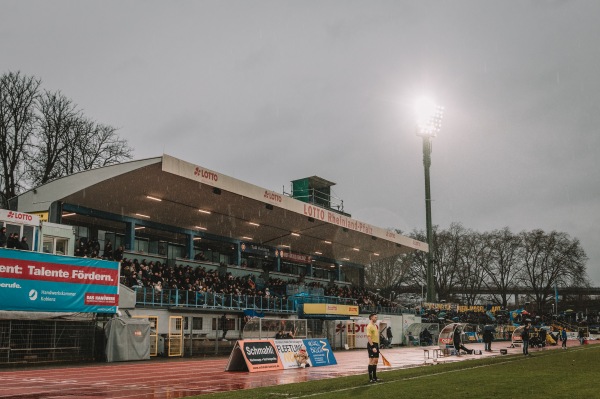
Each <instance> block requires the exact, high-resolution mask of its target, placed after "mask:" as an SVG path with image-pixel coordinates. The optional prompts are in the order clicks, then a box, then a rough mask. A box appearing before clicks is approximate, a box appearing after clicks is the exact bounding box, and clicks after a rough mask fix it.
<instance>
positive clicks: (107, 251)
mask: <svg viewBox="0 0 600 399" xmlns="http://www.w3.org/2000/svg"><path fill="white" fill-rule="evenodd" d="M103 256H104V257H105V258H106V259H113V247H112V243H111V242H110V240H107V241H106V244H105V245H104V255H103Z"/></svg>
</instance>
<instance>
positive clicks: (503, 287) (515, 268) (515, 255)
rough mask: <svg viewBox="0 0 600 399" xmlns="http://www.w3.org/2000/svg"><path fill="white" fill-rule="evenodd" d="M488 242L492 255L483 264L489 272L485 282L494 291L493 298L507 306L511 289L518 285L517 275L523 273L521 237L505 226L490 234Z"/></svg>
mask: <svg viewBox="0 0 600 399" xmlns="http://www.w3.org/2000/svg"><path fill="white" fill-rule="evenodd" d="M487 243H488V245H489V247H490V250H491V254H490V255H491V256H490V261H489V262H488V263H486V264H484V265H483V267H484V268H485V271H486V272H487V276H486V278H485V279H484V283H485V285H486V287H487V288H489V289H490V290H491V291H492V294H491V298H492V300H493V301H494V302H495V303H496V304H498V305H500V306H502V307H503V308H506V307H507V306H508V298H509V296H510V290H511V288H514V287H515V286H516V285H517V277H518V276H519V275H520V273H521V267H522V265H521V263H520V258H519V253H520V249H521V238H520V236H516V235H514V234H513V233H512V232H511V231H510V229H509V228H508V227H505V228H504V229H502V230H494V231H492V232H491V233H490V234H488V240H487Z"/></svg>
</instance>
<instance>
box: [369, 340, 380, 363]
mask: <svg viewBox="0 0 600 399" xmlns="http://www.w3.org/2000/svg"><path fill="white" fill-rule="evenodd" d="M373 349H377V352H375V351H373ZM367 352H369V359H378V358H379V344H376V343H373V345H369V344H367Z"/></svg>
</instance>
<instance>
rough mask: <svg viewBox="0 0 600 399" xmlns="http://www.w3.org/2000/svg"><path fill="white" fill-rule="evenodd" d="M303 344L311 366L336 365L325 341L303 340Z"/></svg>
mask: <svg viewBox="0 0 600 399" xmlns="http://www.w3.org/2000/svg"><path fill="white" fill-rule="evenodd" d="M303 342H304V346H306V351H307V352H308V356H309V358H310V364H311V365H312V366H314V367H319V366H332V365H334V364H337V361H336V360H335V356H334V355H333V351H332V350H331V346H330V345H329V341H328V340H327V339H304V340H303Z"/></svg>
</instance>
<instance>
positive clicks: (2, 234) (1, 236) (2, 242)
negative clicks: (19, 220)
mask: <svg viewBox="0 0 600 399" xmlns="http://www.w3.org/2000/svg"><path fill="white" fill-rule="evenodd" d="M7 240H8V237H6V227H2V228H1V229H0V248H4V247H5V246H6V241H7Z"/></svg>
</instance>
